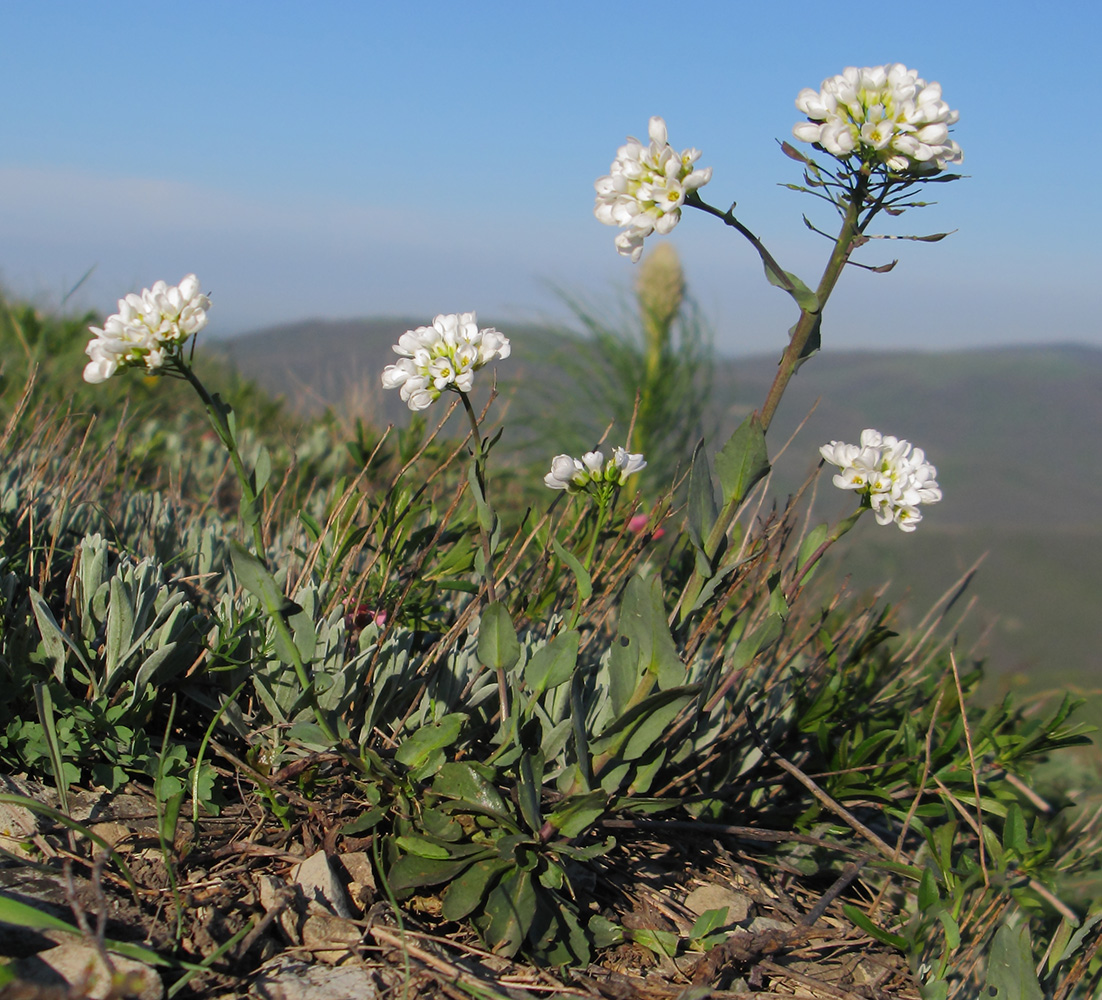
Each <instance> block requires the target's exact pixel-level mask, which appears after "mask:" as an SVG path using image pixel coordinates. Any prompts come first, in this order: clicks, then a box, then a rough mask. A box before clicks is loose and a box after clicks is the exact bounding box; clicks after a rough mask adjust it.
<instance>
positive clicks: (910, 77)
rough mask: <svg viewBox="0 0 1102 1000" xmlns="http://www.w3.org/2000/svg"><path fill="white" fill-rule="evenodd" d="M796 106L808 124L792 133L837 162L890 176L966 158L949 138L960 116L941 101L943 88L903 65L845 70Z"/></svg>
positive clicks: (809, 91)
mask: <svg viewBox="0 0 1102 1000" xmlns="http://www.w3.org/2000/svg"><path fill="white" fill-rule="evenodd" d="M796 107H797V108H799V109H800V111H802V112H803V113H804V114H805V115H807V117H808V120H807V121H806V122H800V123H798V124H797V125H796V126H795V127H794V128H793V129H792V134H793V135H794V136H795V137H796V138H797V139H799V140H800V141H801V142H810V143H812V144H813V145H815V146H818V147H819V148H820V149H823V150H826V152H828V153H830V154H831V156H834V157H835V158H836V159H839V160H848V159H850V158H851V157H858V158H860V160H861V161H862V162H863V163H869V164H871V165H872V166H878V165H880V164H883V166H885V167H886V168H887V169H888V170H889V171H891V172H892V173H898V174H902V173H917V174H931V173H937V172H938V171H941V170H944V169H945V167H946V166H947V165H948V164H950V163H960V162H961V161H962V160H963V159H964V154H963V153H962V152H961V149H960V146H958V145H957V144H956V142H954V141H953V140H952V139H951V138H949V126H950V125H953V124H955V123H956V121H957V119H958V118H959V117H960V112H959V111H953V110H951V109H950V108H949V105H948V104H946V103H945V101H943V100H942V98H941V84H939V83H927V82H926V81H925V80H923V79H922V78H921V77H919V75H918V72H917V70H913V69H907V67H906V66H904V65H903V64H902V63H888V64H886V65H884V66H865V67H864V68H862V69H857V68H856V67H854V66H849V67H847V68H846V70H845V72H843V73H840V74H838V75H837V76H832V77H830V78H829V79H827V80H824V81H823V85H822V87H821V88H820V89H819V90H818V91H816V90H812V89H811V88H810V87H805V88H804V89H803V90H801V91H800V93H799V96H798V97H797V98H796Z"/></svg>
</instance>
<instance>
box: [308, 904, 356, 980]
mask: <svg viewBox="0 0 1102 1000" xmlns="http://www.w3.org/2000/svg"><path fill="white" fill-rule="evenodd" d="M311 910H313V911H314V912H311V913H310V914H309V915H308V916H307V917H306V920H305V921H304V922H303V925H302V944H303V946H304V947H306V948H309V949H310V950H311V951H312V952H313V953H314V957H315V958H316V959H317V960H318V961H319V962H326V963H328V964H330V965H339V964H340V963H341V962H342V961H345V960H346V959H349V958H353V957H355V955H356V951H357V949H358V948H359V946H360V945H361V944H362V943H363V934H364V932H363V930H362V928H360V927H359V926H358V925H357V924H355V923H353V922H352V921H351V920H345V919H344V917H337V916H334V915H333V914H332V913H323V912H321V911H320V908H318V907H317V906H316V904H312V905H311Z"/></svg>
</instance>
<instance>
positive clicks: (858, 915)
mask: <svg viewBox="0 0 1102 1000" xmlns="http://www.w3.org/2000/svg"><path fill="white" fill-rule="evenodd" d="M842 909H843V910H844V911H845V914H846V916H847V917H849V919H850V920H851V921H853V923H854V924H855V925H856V926H857V927H860V928H861V930H863V931H864V932H865V933H866V934H868V935H869V937H871V938H873V939H874V940H876V941H879V942H880V943H881V944H888V945H891V946H892V947H893V948H898V949H899V950H900V951H906V949H907V941H906V939H905V938H901V937H900V936H899V935H898V934H892V933H890V932H888V931H886V930H884V928H883V927H877V926H876V924H874V923H873V922H872V921H871V920H869V918H868V917H867V916H866V915H865V912H864V911H863V910H860V909H858V908H857V907H856V906H853V905H851V904H849V903H847V904H846V905H845V906H843V907H842Z"/></svg>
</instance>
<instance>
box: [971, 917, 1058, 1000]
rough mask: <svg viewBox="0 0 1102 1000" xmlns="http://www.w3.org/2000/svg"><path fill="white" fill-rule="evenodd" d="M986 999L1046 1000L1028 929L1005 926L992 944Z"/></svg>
mask: <svg viewBox="0 0 1102 1000" xmlns="http://www.w3.org/2000/svg"><path fill="white" fill-rule="evenodd" d="M986 985H987V989H988V992H987V993H986V994H985V995H986V996H989V997H992V998H993V1000H1044V993H1043V992H1042V990H1041V984H1040V983H1039V982H1038V981H1037V973H1036V972H1035V971H1034V969H1033V948H1032V947H1031V946H1030V943H1029V928H1028V927H1027V926H1026V925H1025V924H1022V925H1021V926H1020V927H1010V926H1009V925H1007V924H1003V925H1002V926H1001V927H1000V928H999V929H998V930H997V931H996V932H995V939H994V941H993V942H992V943H991V953H990V955H989V956H988V960H987V983H986Z"/></svg>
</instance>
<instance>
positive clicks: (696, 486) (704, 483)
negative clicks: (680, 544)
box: [686, 440, 719, 576]
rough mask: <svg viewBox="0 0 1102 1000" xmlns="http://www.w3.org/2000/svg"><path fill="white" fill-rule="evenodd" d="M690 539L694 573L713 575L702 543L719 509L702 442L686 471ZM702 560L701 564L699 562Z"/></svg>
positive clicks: (714, 521)
mask: <svg viewBox="0 0 1102 1000" xmlns="http://www.w3.org/2000/svg"><path fill="white" fill-rule="evenodd" d="M686 515H687V527H688V531H689V539H690V541H691V542H692V543H693V548H695V549H696V553H697V560H696V561H697V572H698V573H700V574H701V575H702V576H711V575H712V566H711V561H710V559H709V558H708V552H707V549H706V548H705V540H706V539H707V538H708V535H709V534H710V533H711V531H712V526H713V525H714V524H715V523H716V518H717V517H718V516H719V510H718V508H717V507H716V495H715V486H714V485H713V483H712V470H711V469H710V468H709V466H708V458H707V456H706V455H705V454H704V441H703V440H701V441H700V442H699V443H698V444H697V446H696V449H695V450H694V451H693V464H692V466H691V467H690V469H689V502H688V505H687V508H686ZM702 561H703V565H701V562H702Z"/></svg>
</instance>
